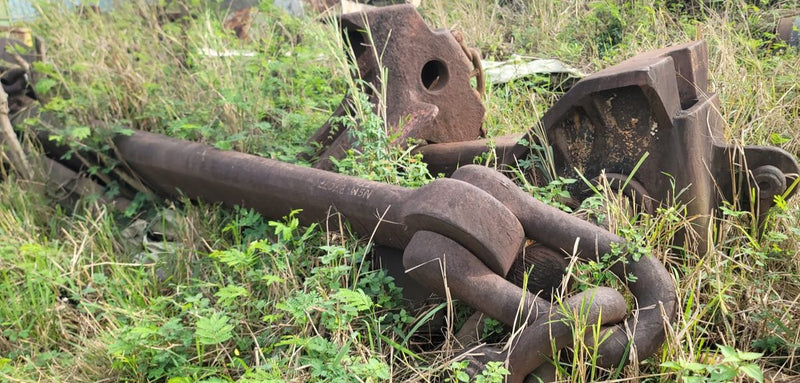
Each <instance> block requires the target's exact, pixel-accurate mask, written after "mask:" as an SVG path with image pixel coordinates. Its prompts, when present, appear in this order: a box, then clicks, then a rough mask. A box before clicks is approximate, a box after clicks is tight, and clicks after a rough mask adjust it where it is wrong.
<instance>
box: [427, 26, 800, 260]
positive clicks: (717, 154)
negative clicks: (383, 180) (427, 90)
mask: <svg viewBox="0 0 800 383" xmlns="http://www.w3.org/2000/svg"><path fill="white" fill-rule="evenodd" d="M718 103H719V99H718V97H717V95H716V94H713V93H708V54H707V48H706V43H705V42H704V41H696V42H691V43H687V44H683V45H679V46H675V47H670V48H665V49H660V50H655V51H651V52H646V53H643V54H640V55H638V56H635V57H633V58H632V59H630V60H627V61H624V62H622V63H620V64H618V65H614V66H612V67H609V68H606V69H604V70H601V71H599V72H596V73H594V74H592V75H590V76H588V77H586V78H584V79H582V80H581V81H578V82H577V83H576V84H575V85H574V86H573V87H572V88H571V89H570V90H569V91H568V92H567V93H566V94H564V96H563V97H562V98H561V99H560V100H559V101H558V102H557V103H556V104H555V105H554V106H553V107H552V108H551V109H550V110H548V111H547V112H546V113H545V115H544V117H543V118H542V125H543V128H544V130H545V132H546V140H547V144H549V146H551V147H552V157H553V162H554V165H555V171H556V174H557V175H559V176H561V177H567V178H575V179H580V178H585V179H587V180H595V179H597V178H598V177H600V176H601V174H613V175H614V177H615V180H616V181H614V184H615V185H623V186H626V188H633V187H635V189H636V190H623V192H624V194H627V195H636V197H635V198H636V199H637V200H639V201H641V202H642V203H643V204H648V205H650V206H651V207H650V210H651V211H652V209H653V208H654V207H656V206H658V204H661V203H667V204H670V203H673V202H675V201H677V202H681V203H684V204H686V207H687V214H688V216H689V217H691V218H692V225H693V226H694V229H695V231H696V236H695V237H696V240H695V241H692V242H693V243H690V244H689V245H690V246H691V247H694V248H696V249H699V251H701V252H705V251H707V249H708V244H709V239H710V235H711V223H712V221H713V220H712V216H713V214H714V211H715V209H717V208H718V207H719V206H721V205H722V204H724V203H725V202H728V203H732V204H735V205H737V206H739V207H741V208H743V209H751V210H753V211H755V212H757V214H761V215H763V214H764V213H765V212H766V211H768V210H769V208H770V207H771V206H773V204H774V201H773V197H774V196H775V195H779V194H783V193H786V185H791V183H792V182H793V180H794V179H796V177H797V175H798V173H800V168H798V165H797V161H796V160H795V159H794V157H793V156H792V155H791V154H790V153H788V152H786V151H784V150H782V149H779V148H774V147H764V146H744V147H741V146H737V145H732V144H728V143H726V142H724V139H723V137H724V135H723V127H724V120H723V118H722V116H721V115H720V113H719V107H718ZM523 137H524V136H523V135H511V136H506V137H501V138H496V139H493V140H484V141H472V142H464V143H450V144H437V145H427V146H424V147H422V148H421V149H420V150H419V151H420V152H421V153H422V154H423V159H424V160H425V161H426V162H428V164H429V169H430V170H431V171H432V172H443V173H446V174H449V173H451V172H452V171H454V170H455V169H457V168H458V166H459V165H463V164H467V163H471V161H472V158H474V157H475V156H476V155H480V154H482V153H486V152H494V153H495V154H496V158H497V160H498V162H499V163H500V164H508V165H513V164H515V163H516V161H518V160H520V159H525V158H527V157H528V156H529V155H531V154H530V149H529V148H528V147H527V145H522V144H519V142H520V140H522V138H523ZM765 166H771V167H765ZM541 178H544V177H541ZM541 178H540V179H541ZM620 181H622V182H620ZM568 190H569V192H570V193H571V195H572V196H573V197H576V198H578V199H579V200H582V199H584V198H586V197H588V196H590V195H591V194H592V193H593V192H592V191H591V190H590V189H589V188H588V187H586V186H585V185H584V184H583V183H582V182H577V183H574V184H572V185H570V186H568ZM751 190H755V191H756V195H757V197H756V198H755V199H754V200H753V201H751V200H750V198H749V196H750V194H751V193H750V191H751ZM794 192H795V190H793V191H791V193H789V195H787V198H788V197H790V196H791V195H792V194H794ZM678 240H679V241H682V240H686V238H685V237H684V238H683V239H681V238H678Z"/></svg>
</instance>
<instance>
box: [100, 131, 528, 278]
mask: <svg viewBox="0 0 800 383" xmlns="http://www.w3.org/2000/svg"><path fill="white" fill-rule="evenodd" d="M114 142H115V144H116V150H117V152H118V153H119V155H120V156H121V159H122V160H124V162H125V165H126V166H128V167H130V169H132V170H133V171H134V172H135V173H136V174H137V175H138V176H139V177H140V178H141V179H142V180H143V181H144V182H145V183H146V184H147V185H148V186H149V187H151V188H152V189H153V190H155V191H157V192H159V193H160V194H162V195H169V196H187V197H190V198H195V199H202V200H205V201H216V202H222V203H225V204H227V205H229V206H234V205H239V206H245V207H250V208H253V209H255V210H256V211H258V212H260V213H262V214H263V215H264V216H267V217H281V216H284V215H286V214H287V212H289V211H292V210H295V209H302V212H301V213H300V214H299V218H300V219H301V222H303V223H304V224H311V223H314V222H322V221H325V220H326V219H327V218H328V217H329V215H330V214H332V212H338V213H341V214H342V215H344V216H345V217H346V218H347V219H348V221H349V222H350V225H351V227H352V229H353V230H354V231H355V232H357V233H359V234H361V235H364V236H371V237H372V238H373V239H374V240H375V242H376V243H379V244H383V245H386V246H391V247H394V248H400V249H402V248H404V247H405V246H406V244H407V243H408V241H409V240H410V238H411V235H412V234H413V232H414V231H416V230H430V231H435V232H438V233H440V234H442V235H446V236H448V237H450V238H453V239H454V240H457V241H458V242H459V243H460V244H461V245H462V246H464V247H466V248H467V249H469V250H470V251H471V252H473V253H474V254H475V255H476V256H478V257H479V258H480V259H481V260H482V261H483V262H485V263H486V264H487V265H489V266H490V267H491V268H492V270H493V271H494V272H496V273H498V274H502V275H505V274H506V273H507V272H508V270H509V269H510V267H511V264H512V263H513V261H514V258H515V257H516V255H517V254H518V252H519V251H520V249H521V248H522V244H523V239H524V235H523V232H522V227H521V226H520V224H519V222H518V221H517V220H516V218H515V217H514V216H513V215H512V214H511V212H510V211H508V209H506V208H505V207H504V206H503V205H502V204H500V202H499V201H497V200H496V199H494V198H493V197H492V196H490V195H489V194H487V193H486V192H484V191H482V190H480V189H478V188H477V187H475V186H473V185H470V184H468V183H466V182H461V181H458V180H453V179H439V180H435V181H434V182H432V183H430V184H428V185H426V186H423V187H421V188H419V189H407V188H403V187H399V186H393V185H388V184H383V183H379V182H373V181H366V180H363V179H360V178H356V177H351V176H345V175H341V174H336V173H332V172H327V171H324V170H319V169H313V168H307V167H302V166H298V165H292V164H287V163H284V162H280V161H275V160H270V159H266V158H262V157H258V156H253V155H248V154H244V153H239V152H233V151H228V152H224V151H220V150H217V149H214V148H212V147H210V146H207V145H203V144H199V143H191V142H187V141H183V140H178V139H173V138H169V137H166V136H161V135H158V134H153V133H146V132H136V133H134V134H132V135H130V136H118V137H117V138H116V139H115V141H114ZM454 196H458V198H454Z"/></svg>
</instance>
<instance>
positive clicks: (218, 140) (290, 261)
mask: <svg viewBox="0 0 800 383" xmlns="http://www.w3.org/2000/svg"><path fill="white" fill-rule="evenodd" d="M190 3H191V4H190ZM194 3H198V2H186V3H183V2H172V4H173V5H172V6H175V5H177V6H178V7H177V8H170V9H163V8H159V7H153V6H149V5H147V4H146V2H144V1H141V2H140V1H134V2H125V3H124V4H121V5H120V7H119V9H117V11H115V12H113V13H110V14H97V13H94V12H92V11H75V10H72V11H67V10H65V9H61V8H58V7H57V6H56V5H53V4H50V3H48V2H41V3H40V5H39V8H40V10H41V12H42V14H43V17H42V18H40V19H39V20H38V21H36V22H35V23H33V24H32V25H31V27H32V28H33V29H34V31H35V34H37V35H39V36H41V37H42V38H43V40H44V41H45V43H46V44H47V52H48V57H47V60H46V61H45V62H44V63H42V64H40V65H37V68H36V69H37V70H39V71H41V72H42V73H45V74H47V76H48V77H47V78H46V79H43V80H40V82H39V84H38V85H37V90H39V91H40V94H41V95H42V98H43V100H44V101H46V104H45V106H44V108H45V109H47V110H49V111H50V112H52V113H54V114H55V115H56V116H57V117H58V119H59V121H60V122H61V124H62V125H63V131H59V132H56V133H58V134H59V135H61V136H63V137H65V139H70V140H74V141H77V140H78V139H83V141H82V145H89V146H92V147H94V148H95V149H96V150H104V147H103V144H104V143H105V142H106V141H105V139H106V138H107V136H108V135H109V134H110V132H111V130H113V129H117V128H119V127H123V126H131V127H135V128H138V129H144V130H149V131H155V132H160V133H165V134H168V135H172V136H176V137H180V138H186V139H192V140H197V141H203V142H207V143H209V144H212V145H216V146H217V147H220V148H223V149H236V150H241V151H246V152H250V153H255V154H259V155H263V156H267V157H272V158H279V159H283V160H291V161H296V159H295V158H296V156H295V154H297V153H298V152H301V151H303V150H307V149H309V148H307V147H306V146H305V145H306V144H305V139H306V137H308V136H309V135H310V132H311V131H312V130H313V129H316V128H317V127H318V126H320V125H321V124H322V123H323V122H324V121H325V119H326V118H327V117H328V116H329V115H330V113H331V112H332V110H333V109H334V108H335V106H336V105H337V104H338V103H339V102H340V100H341V97H342V96H343V95H344V92H345V91H346V90H348V89H349V90H354V89H355V88H357V87H358V85H357V84H355V83H353V82H351V81H349V80H348V79H347V76H349V73H350V70H351V68H350V67H349V65H348V59H347V57H346V56H345V50H344V49H343V47H342V46H341V45H340V44H341V35H340V34H339V33H338V31H336V28H335V26H333V25H325V24H322V23H318V22H316V21H314V20H312V19H311V18H302V19H295V18H291V17H289V16H287V15H285V14H283V13H282V12H281V11H280V10H278V9H275V8H274V7H272V6H271V5H270V4H271V2H269V1H264V2H262V5H261V6H260V9H261V11H260V12H259V13H258V15H257V16H256V18H255V20H254V22H253V26H252V28H251V31H250V36H251V40H250V41H240V40H238V39H236V38H235V37H234V36H233V34H232V33H231V32H229V31H225V30H224V29H223V28H222V20H223V18H224V16H225V11H223V10H220V9H219V7H217V6H215V5H214V4H213V3H214V2H209V4H205V3H204V4H199V5H198V4H194ZM682 3H683V2H672V1H663V2H656V3H652V4H651V3H643V2H627V1H625V2H623V1H612V0H602V1H591V2H590V1H582V0H574V1H573V0H570V1H568V0H557V1H551V2H538V1H534V2H526V1H517V0H513V1H495V2H487V1H477V0H466V1H431V2H426V4H424V5H423V7H422V8H421V10H420V11H421V13H422V14H423V16H424V17H425V18H426V19H427V20H428V21H429V22H430V23H432V24H433V25H435V26H438V27H453V28H457V29H460V30H462V31H463V32H464V36H465V37H466V39H467V42H468V43H469V44H470V45H476V46H478V47H479V48H480V49H482V50H483V52H484V56H485V57H487V58H492V59H504V58H506V57H508V56H509V55H511V54H514V53H516V54H524V55H529V56H540V57H556V58H560V59H562V60H564V61H566V62H568V63H570V64H572V65H574V66H577V67H580V68H582V69H583V71H584V72H592V71H595V70H598V69H600V68H603V67H605V66H608V65H611V64H613V63H615V62H618V61H620V60H623V59H626V58H629V57H632V56H633V55H635V54H636V53H639V52H641V51H644V50H647V49H653V48H659V47H663V46H666V45H669V44H674V43H680V42H685V41H687V40H691V39H697V38H704V39H706V40H707V41H708V43H709V47H710V63H709V69H710V77H711V86H712V89H713V90H714V91H716V92H718V93H719V95H720V98H721V105H720V109H721V112H722V114H723V116H724V118H725V120H726V122H727V125H726V129H725V138H726V140H728V141H729V142H732V143H735V144H739V145H743V144H762V145H779V146H780V147H782V148H784V149H786V150H788V151H790V152H792V153H795V154H796V153H798V152H800V148H798V145H800V133H798V132H800V129H798V128H800V127H799V126H798V112H799V111H800V98H798V97H797V83H798V82H800V81H798V77H799V76H800V75H798V74H797V67H798V64H800V63H799V62H798V57H799V56H798V54H797V51H796V50H795V49H791V48H787V47H784V46H780V44H774V42H773V41H772V40H770V36H768V35H764V34H763V30H764V29H763V28H762V26H761V24H760V23H763V20H762V19H761V18H759V15H760V13H759V12H763V10H759V9H756V8H755V7H753V6H749V5H746V4H745V3H743V2H739V1H733V0H730V1H724V2H718V1H715V2H709V3H708V4H706V3H703V2H692V4H695V5H696V6H693V7H691V8H689V7H688V6H686V7H684V6H681V4H682ZM190 5H191V6H190ZM779 5H780V4H779ZM184 8H185V9H188V10H189V12H188V13H187V14H186V16H185V17H183V18H180V19H178V20H176V21H171V22H170V21H165V20H164V18H163V17H159V14H162V15H163V14H164V11H173V10H176V9H184ZM212 50H213V51H216V52H225V51H229V52H231V51H236V52H247V53H248V55H245V56H227V57H220V56H219V55H214V54H210V55H209V54H208V52H210V51H212ZM250 53H252V55H249V54H250ZM562 92H563V90H561V89H559V88H558V87H555V86H554V84H553V81H552V79H549V78H537V79H528V80H520V81H516V82H514V83H511V84H507V85H502V86H500V85H497V86H493V87H490V88H489V90H488V93H487V96H486V99H485V102H486V104H487V110H488V113H487V125H488V127H489V133H490V135H499V134H503V133H509V132H523V131H527V129H529V128H530V127H531V126H533V125H534V124H536V123H537V122H538V120H539V118H540V117H541V115H542V113H543V112H544V111H545V110H546V109H547V108H548V107H549V106H550V105H552V103H553V102H555V100H557V99H558V97H559V96H560V95H561V93H562ZM379 115H380V111H377V112H376V111H369V110H367V109H363V110H362V111H361V113H359V114H358V115H357V116H354V120H353V122H354V123H355V122H359V123H362V125H369V124H364V123H365V122H370V121H371V122H370V123H371V124H373V125H372V127H373V128H375V129H379V128H382V127H383V126H384V125H383V124H382V123H381V121H379V119H378V120H374V118H377V116H379ZM87 131H88V132H87ZM367 133H368V132H367ZM384 133H385V132H384ZM373 138H374V137H373ZM364 142H368V141H364ZM376 147H379V148H380V150H385V147H384V146H380V145H379V144H377V143H370V144H368V145H367V147H365V148H362V149H363V151H361V152H358V153H356V152H354V153H351V156H350V157H348V158H346V162H345V164H346V165H347V166H346V167H343V170H344V171H347V172H349V173H353V174H356V175H359V176H364V177H370V176H372V177H375V173H374V170H375V169H376V167H375V166H374V164H372V166H371V164H364V163H363V162H362V163H358V162H357V161H358V160H359V159H361V160H362V161H363V159H364V158H371V159H378V160H380V161H383V162H377V161H376V162H377V163H379V165H380V166H379V167H380V168H386V167H387V166H388V167H389V168H390V169H392V168H393V169H397V168H398V165H402V166H408V167H409V168H410V169H412V170H413V172H411V173H402V172H400V173H398V172H396V171H392V172H388V173H381V174H378V176H380V177H381V179H382V180H384V181H387V182H395V183H407V184H414V185H417V184H420V183H424V182H426V181H427V180H429V179H430V176H429V175H428V174H427V173H425V172H424V169H421V168H419V167H418V163H415V162H414V161H412V160H414V159H413V158H411V157H410V155H409V154H408V153H406V152H402V151H401V152H392V153H388V154H387V153H375V152H374V151H373V152H370V150H371V149H375V148H376ZM362 157H363V158H362ZM347 161H350V162H347ZM411 164H414V165H411ZM370 172H373V173H370ZM559 187H560V186H559V185H558V184H553V185H551V188H550V189H547V188H542V189H535V188H531V190H534V191H537V192H538V193H541V194H542V195H540V197H542V198H550V197H553V196H554V195H557V194H558V193H557V191H558V190H556V189H558V188H559ZM551 189H552V190H551ZM554 190H555V191H554ZM545 191H546V192H545ZM595 202H596V203H595V204H593V205H591V206H588V208H591V209H593V210H594V214H595V216H599V215H602V216H603V217H604V218H605V221H604V222H605V224H606V225H608V226H609V227H610V228H611V229H612V230H615V231H617V232H620V233H622V234H624V235H626V236H628V238H629V239H631V240H633V241H636V243H637V244H638V245H640V246H642V247H643V248H645V249H647V251H649V252H651V253H653V254H655V255H656V256H658V257H659V258H660V259H662V260H663V262H664V263H665V264H666V265H667V266H668V268H669V269H670V270H671V273H672V274H673V276H674V277H675V279H676V281H677V285H678V291H677V293H678V297H679V310H678V311H679V315H678V319H677V321H676V322H675V323H673V324H671V326H670V328H668V338H667V342H666V344H665V345H664V348H663V349H662V351H661V352H660V353H658V354H656V355H654V356H653V357H652V358H650V359H648V360H645V361H639V363H638V364H637V365H635V366H631V367H627V368H625V369H623V370H622V371H602V370H599V369H597V368H596V367H595V366H594V364H593V363H592V358H593V353H592V350H591V348H590V347H589V346H588V345H586V344H584V343H583V338H582V337H579V336H578V337H576V345H575V346H574V349H575V350H576V352H575V354H576V355H578V357H576V358H572V359H570V358H568V357H566V356H565V357H563V358H562V360H561V363H559V364H558V368H557V376H558V377H559V378H560V379H562V380H566V381H573V382H581V381H664V382H668V381H676V380H686V381H723V380H725V379H722V377H724V376H725V375H724V374H731V373H733V374H734V376H733V377H729V379H727V380H732V381H746V380H747V379H748V378H747V376H748V371H750V369H751V367H749V366H750V364H751V363H752V362H755V363H756V365H757V367H758V368H759V369H761V370H763V371H764V373H765V375H767V376H769V377H775V379H776V381H778V379H781V378H787V379H797V377H798V376H800V365H798V361H797V358H796V356H797V352H796V350H797V345H798V344H800V330H798V328H800V325H799V324H800V322H798V321H800V304H799V303H798V302H799V301H800V282H798V275H800V256H798V254H799V253H800V252H799V251H798V250H800V249H799V248H798V244H797V243H798V238H800V227H799V226H798V219H800V209H798V205H797V202H796V201H795V200H792V201H790V202H789V203H788V204H786V205H781V206H780V207H779V208H778V209H776V210H775V211H774V212H772V213H771V214H770V215H769V217H768V219H767V222H766V223H765V224H764V226H763V230H760V229H759V228H758V227H754V226H755V225H753V217H752V215H751V213H749V212H741V211H737V209H735V208H734V207H728V208H726V209H723V210H722V211H721V213H720V218H719V222H718V226H717V228H716V231H715V233H714V237H715V239H716V240H715V243H714V245H713V248H712V251H711V252H709V253H708V254H697V253H695V252H692V251H690V250H687V249H685V248H677V247H675V246H674V245H673V244H672V242H671V238H672V237H673V236H674V234H675V233H676V232H678V231H679V230H681V228H683V227H685V226H686V225H688V220H689V219H690V218H691V217H686V216H685V214H684V213H683V209H682V206H680V205H670V204H667V205H665V206H662V207H661V208H660V209H659V210H658V212H657V214H654V215H652V216H643V215H637V214H636V213H635V212H632V211H631V209H630V208H629V207H628V206H627V205H626V202H625V199H624V198H620V197H619V196H616V195H614V194H613V193H610V192H605V194H603V195H601V196H599V197H598V198H597V199H596V201H595ZM321 226H324V227H326V228H327V229H328V230H327V231H324V230H322V228H321ZM321 226H313V227H310V228H304V227H300V226H299V225H298V223H297V220H296V219H295V218H294V216H293V214H292V212H286V216H285V217H283V218H281V219H265V218H264V217H260V216H259V215H257V214H255V213H253V212H252V211H248V210H244V209H235V210H224V209H221V208H219V207H217V206H208V205H205V204H203V203H197V202H189V201H177V203H176V204H170V203H169V202H155V203H152V204H148V205H146V206H144V207H143V208H141V209H140V210H139V211H137V212H135V214H133V215H131V216H124V215H121V214H118V213H114V212H111V211H109V210H107V209H106V208H105V207H102V206H97V205H96V204H95V203H93V202H92V201H91V200H89V199H87V200H84V201H81V203H79V204H77V205H74V204H66V203H62V204H59V203H58V202H56V201H53V200H52V199H51V198H49V196H48V195H47V194H46V193H43V192H42V191H41V189H40V188H37V187H36V185H33V184H30V183H24V182H21V181H17V180H15V179H14V178H13V177H12V178H10V179H7V180H5V181H3V183H1V184H0V236H2V238H3V241H2V244H0V330H1V331H2V332H0V380H3V381H12V382H17V381H19V382H27V381H53V382H56V381H167V382H170V383H176V382H185V381H186V382H188V381H209V382H211V381H241V382H249V381H276V382H277V381H389V380H391V381H436V379H440V378H442V379H445V380H447V379H450V380H451V381H455V380H457V379H458V377H459V375H458V371H459V368H461V367H458V365H456V366H455V367H453V366H452V365H451V358H452V357H453V355H454V354H456V353H457V351H458V349H457V347H456V344H455V343H454V340H453V339H452V337H450V335H452V333H454V332H456V331H457V329H458V327H459V326H460V325H461V322H463V320H464V318H465V317H467V316H468V315H469V313H470V310H469V308H466V307H464V306H463V305H462V304H459V303H458V302H446V303H437V304H434V305H432V306H428V307H425V308H423V309H419V310H410V309H406V308H403V306H402V302H401V300H400V297H399V290H398V289H397V288H396V286H395V285H394V282H393V281H392V279H391V278H389V277H388V276H387V275H386V274H385V273H384V272H382V271H373V270H372V269H371V267H370V266H371V265H370V262H371V261H370V258H369V256H368V254H369V250H370V246H369V245H368V244H367V243H366V242H365V241H364V240H363V239H357V238H353V237H351V236H350V235H349V234H348V231H347V227H346V224H345V223H344V222H343V221H341V220H340V219H339V218H338V217H332V218H331V219H330V220H329V221H328V222H324V223H322V225H321ZM331 228H333V229H331ZM605 266H607V265H599V266H596V267H595V266H592V267H588V266H587V265H580V264H578V265H573V266H572V268H571V269H570V272H569V278H573V279H575V280H577V282H578V283H577V285H581V286H589V285H593V284H594V285H609V284H616V285H621V284H619V283H618V281H616V282H615V281H613V280H612V279H611V278H610V277H609V275H608V273H605V272H604V270H603V269H602V268H603V267H605ZM593 267H594V268H593ZM443 314H451V315H448V317H447V319H446V321H447V322H445V323H447V326H446V328H447V331H445V334H444V335H443V334H441V333H439V332H436V331H434V332H433V333H432V334H429V333H426V332H425V329H426V328H427V327H428V325H427V323H428V322H427V320H428V319H431V318H434V319H436V320H440V318H441V317H442V316H443ZM490 327H492V326H490V325H487V328H486V331H485V333H486V334H490V333H491V334H494V335H491V336H489V337H487V338H485V340H487V341H493V342H499V343H500V344H503V342H506V341H507V340H508V338H507V337H505V335H500V336H498V335H497V331H493V330H497V328H490ZM501 330H502V329H501ZM506 330H507V329H506ZM590 331H592V329H590V328H578V329H576V334H580V333H582V332H583V333H585V332H590ZM499 332H500V333H502V334H505V333H506V332H505V331H499ZM430 338H432V339H435V340H436V342H434V343H429V342H426V340H427V339H430ZM443 338H444V340H442V339H443ZM728 347H730V348H728ZM731 350H733V351H731ZM748 352H756V353H761V354H763V355H761V356H759V355H758V354H748ZM563 354H564V355H566V354H568V353H563ZM556 357H557V355H556ZM726 358H727V359H726ZM447 371H451V372H452V374H450V375H448V374H447V373H446V372H447ZM500 375H502V374H501V373H489V375H487V376H491V377H492V378H498V377H499V376H500ZM715 379H717V380H715Z"/></svg>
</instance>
